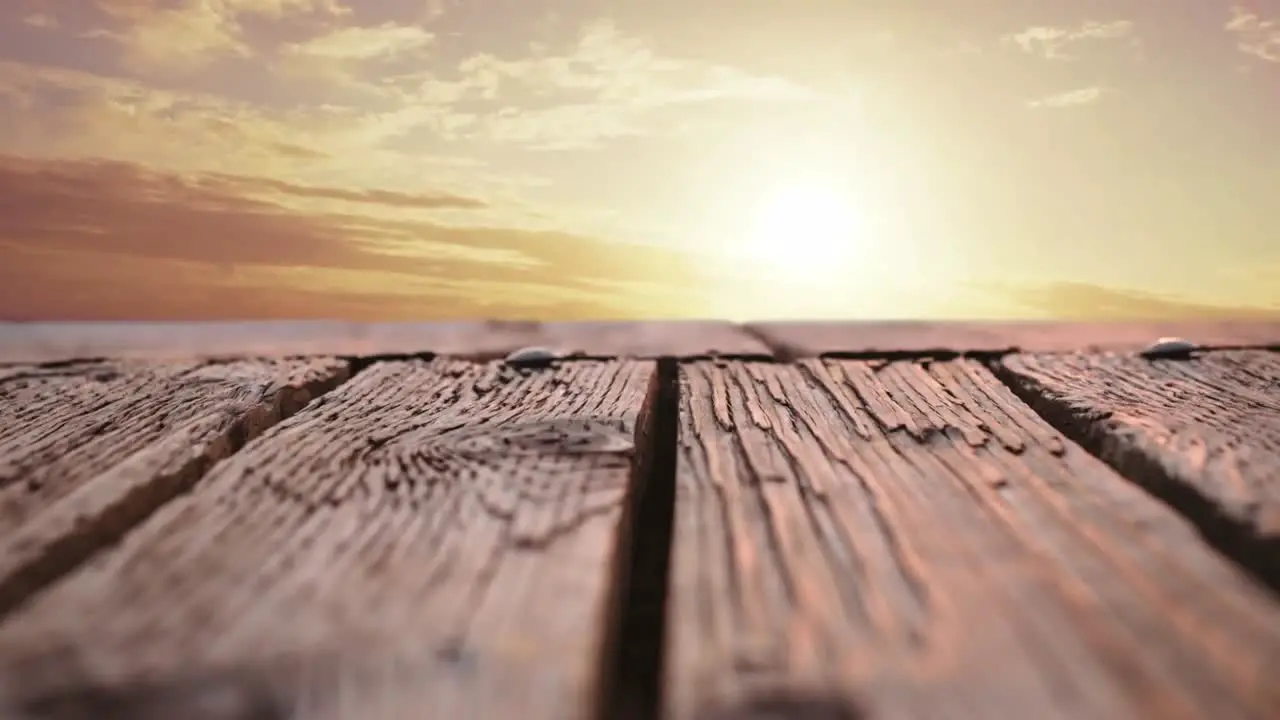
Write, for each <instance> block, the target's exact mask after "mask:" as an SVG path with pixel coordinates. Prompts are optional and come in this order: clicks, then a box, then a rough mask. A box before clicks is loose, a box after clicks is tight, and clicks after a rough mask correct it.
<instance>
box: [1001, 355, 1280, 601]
mask: <svg viewBox="0 0 1280 720" xmlns="http://www.w3.org/2000/svg"><path fill="white" fill-rule="evenodd" d="M999 368H1000V371H1001V372H1002V374H1003V375H1004V376H1005V377H1006V378H1007V379H1008V380H1009V382H1010V383H1011V384H1012V385H1013V386H1014V387H1015V388H1017V389H1018V390H1019V394H1020V395H1022V396H1023V397H1024V398H1025V399H1026V400H1027V401H1028V402H1029V403H1031V405H1032V406H1033V407H1036V408H1037V409H1038V410H1040V411H1041V414H1043V415H1044V416H1045V417H1048V418H1051V419H1052V420H1053V422H1054V424H1055V425H1058V426H1059V427H1063V428H1065V429H1067V431H1068V432H1071V433H1072V435H1073V437H1076V438H1077V439H1079V440H1080V442H1082V443H1084V444H1085V446H1086V447H1089V448H1090V449H1091V450H1092V451H1094V452H1095V453H1097V454H1098V455H1099V457H1101V458H1103V459H1104V460H1106V461H1107V462H1108V463H1109V464H1111V465H1112V466H1113V467H1115V468H1117V469H1118V470H1119V471H1120V472H1121V474H1123V475H1125V476H1126V477H1128V478H1131V479H1133V480H1135V481H1137V482H1139V483H1141V484H1142V485H1143V486H1144V487H1146V488H1147V489H1148V490H1149V491H1150V492H1152V493H1153V494H1155V495H1158V496H1159V497H1161V498H1163V499H1165V500H1166V501H1167V502H1169V503H1170V504H1173V505H1175V506H1177V507H1178V508H1179V509H1180V510H1182V511H1183V512H1184V513H1185V514H1186V515H1187V516H1188V517H1189V518H1191V519H1192V520H1193V521H1195V523H1196V524H1197V525H1198V526H1200V527H1201V529H1202V530H1203V531H1204V532H1205V533H1206V535H1208V536H1210V537H1211V538H1212V539H1213V540H1214V541H1215V542H1217V543H1218V544H1220V545H1221V546H1222V547H1223V548H1224V549H1225V550H1226V551H1227V552H1230V553H1231V554H1232V555H1234V556H1236V557H1237V558H1238V559H1240V560H1241V562H1243V563H1245V564H1246V565H1247V566H1249V567H1250V568H1251V569H1253V570H1254V571H1255V572H1257V573H1259V575H1260V576H1262V577H1263V578H1264V579H1265V580H1266V581H1267V582H1269V583H1271V584H1273V585H1275V586H1277V587H1280V353H1274V352H1267V351H1219V352H1210V353H1205V354H1203V355H1200V356H1198V357H1195V358H1193V359H1190V360H1185V361H1182V360H1146V359H1143V358H1139V357H1132V356H1124V355H1113V354H1104V355H1077V354H1071V355H1015V356H1010V357H1007V358H1005V359H1003V360H1002V362H1001V363H1000V365H999Z"/></svg>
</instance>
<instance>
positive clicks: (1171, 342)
mask: <svg viewBox="0 0 1280 720" xmlns="http://www.w3.org/2000/svg"><path fill="white" fill-rule="evenodd" d="M1199 348H1200V346H1199V345H1196V344H1195V343H1193V342H1191V341H1190V340H1184V339H1182V338H1176V337H1162V338H1160V339H1159V340H1156V341H1155V342H1153V343H1151V344H1150V345H1148V346H1147V347H1146V349H1144V350H1143V351H1142V355H1143V357H1148V358H1157V357H1168V356H1170V355H1187V354H1189V353H1191V352H1194V351H1195V350H1198V349H1199Z"/></svg>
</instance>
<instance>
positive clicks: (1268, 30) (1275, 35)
mask: <svg viewBox="0 0 1280 720" xmlns="http://www.w3.org/2000/svg"><path fill="white" fill-rule="evenodd" d="M1226 29H1227V31H1228V32H1230V33H1231V34H1233V35H1234V36H1235V38H1236V47H1238V48H1239V49H1240V51H1241V52H1243V53H1245V54H1246V55H1250V56H1252V57H1254V58H1257V59H1258V60H1262V61H1264V62H1273V63H1280V22H1278V21H1276V20H1274V19H1266V20H1264V19H1263V18H1262V17H1261V16H1259V15H1258V14H1257V13H1256V12H1254V11H1252V10H1247V9H1245V8H1243V7H1240V6H1239V5H1235V6H1232V8H1231V19H1230V20H1228V21H1227V25H1226Z"/></svg>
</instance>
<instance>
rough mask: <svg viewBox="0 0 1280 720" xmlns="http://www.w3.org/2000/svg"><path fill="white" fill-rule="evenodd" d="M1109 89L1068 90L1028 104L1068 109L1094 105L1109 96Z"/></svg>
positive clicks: (1097, 87)
mask: <svg viewBox="0 0 1280 720" xmlns="http://www.w3.org/2000/svg"><path fill="white" fill-rule="evenodd" d="M1107 92H1108V91H1107V89H1106V88H1104V87H1100V86H1097V85H1094V86H1090V87H1083V88H1078V89H1076V90H1068V91H1067V92H1061V93H1057V94H1054V95H1049V96H1047V97H1043V98H1039V99H1037V100H1032V101H1030V102H1029V103H1028V104H1029V105H1030V106H1031V107H1034V108H1068V107H1079V106H1081V105H1092V104H1093V103H1096V102H1098V101H1099V100H1101V99H1102V97H1103V96H1104V95H1106V94H1107Z"/></svg>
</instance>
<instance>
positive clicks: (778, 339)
mask: <svg viewBox="0 0 1280 720" xmlns="http://www.w3.org/2000/svg"><path fill="white" fill-rule="evenodd" d="M746 327H747V328H748V329H749V330H751V331H752V332H753V333H755V334H757V335H758V336H760V337H761V338H763V339H764V340H765V341H767V342H768V343H769V344H770V345H771V346H772V347H774V348H775V349H776V350H777V351H778V352H779V354H781V355H783V356H784V357H813V356H817V355H823V354H832V353H862V354H873V353H894V352H902V353H921V352H927V351H948V352H1005V351H1009V350H1026V351H1034V352H1055V351H1072V350H1081V351H1084V350H1104V349H1105V350H1125V351H1132V350H1140V349H1142V348H1143V347H1146V346H1147V345H1148V344H1149V343H1151V342H1154V341H1155V340H1156V339H1158V338H1161V337H1182V338H1186V339H1188V340H1192V341H1194V342H1197V343H1200V344H1201V345H1205V346H1230V347H1243V346H1269V345H1280V319H1277V320H1274V321H1178V322H1158V321H1148V322H1115V323H1105V322H929V321H900V322H761V323H749V324H748V325H747V326H746Z"/></svg>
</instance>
